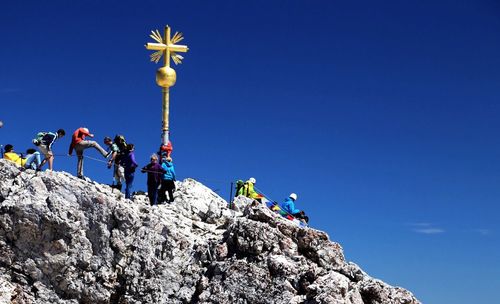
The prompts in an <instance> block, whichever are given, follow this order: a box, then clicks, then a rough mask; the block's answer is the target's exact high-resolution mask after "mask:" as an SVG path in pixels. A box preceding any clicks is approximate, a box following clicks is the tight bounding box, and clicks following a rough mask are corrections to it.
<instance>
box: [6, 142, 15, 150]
mask: <svg viewBox="0 0 500 304" xmlns="http://www.w3.org/2000/svg"><path fill="white" fill-rule="evenodd" d="M12 151H14V146H13V145H11V144H8V145H5V152H12Z"/></svg>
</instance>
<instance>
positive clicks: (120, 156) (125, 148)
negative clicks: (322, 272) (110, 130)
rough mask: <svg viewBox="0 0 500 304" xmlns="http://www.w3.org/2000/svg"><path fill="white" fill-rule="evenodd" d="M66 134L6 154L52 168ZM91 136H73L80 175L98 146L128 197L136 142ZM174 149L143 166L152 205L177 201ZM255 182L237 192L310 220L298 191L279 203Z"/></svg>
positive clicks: (26, 164) (28, 165)
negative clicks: (300, 205)
mask: <svg viewBox="0 0 500 304" xmlns="http://www.w3.org/2000/svg"><path fill="white" fill-rule="evenodd" d="M65 134H66V132H65V131H64V129H59V130H57V132H39V133H38V134H37V136H36V137H35V138H34V139H33V144H34V145H35V146H37V147H38V149H39V151H36V150H35V149H33V148H30V149H27V150H26V154H25V155H22V154H21V155H19V154H17V153H16V152H15V151H14V146H13V145H11V144H8V145H6V146H5V153H4V158H5V159H8V160H10V161H12V162H14V163H15V164H17V165H18V166H20V167H22V168H25V169H32V170H36V171H41V170H42V167H43V166H44V165H45V164H46V163H47V164H48V167H49V168H48V169H49V170H50V171H52V170H53V165H54V153H53V151H52V146H53V145H54V143H55V142H56V141H57V140H58V139H60V138H62V137H64V136H65ZM87 137H89V138H93V137H94V134H92V133H90V131H89V129H87V128H84V127H81V128H78V129H76V130H75V131H74V132H73V135H72V137H71V143H70V145H69V150H68V155H70V156H71V155H72V154H73V151H75V153H76V156H77V170H76V171H77V177H78V178H81V179H85V177H84V175H83V163H84V156H83V153H84V151H85V150H86V149H89V148H94V149H95V150H97V151H98V152H99V153H100V154H101V155H102V157H104V159H106V160H107V161H106V163H107V167H108V169H110V168H111V167H113V184H112V185H111V187H113V188H116V189H118V190H119V191H121V190H122V185H123V183H125V197H126V198H131V196H132V185H133V182H134V174H135V170H136V168H137V167H138V164H137V162H136V160H135V153H134V151H135V146H134V144H131V143H128V144H127V143H126V141H125V138H124V137H123V136H122V135H117V136H115V138H114V139H112V138H111V137H108V136H106V137H104V144H105V145H106V146H107V150H106V149H104V148H103V147H101V145H99V143H97V142H96V141H93V140H88V139H87ZM170 151H171V149H170ZM170 151H164V150H162V149H160V151H159V152H158V153H154V154H152V155H151V158H150V163H149V164H147V165H146V166H144V167H143V168H142V169H141V172H142V173H147V188H148V190H147V191H148V192H147V193H148V198H149V201H150V204H151V205H157V204H161V203H164V202H168V203H171V202H173V201H174V191H175V181H176V176H175V169H174V164H173V162H172V158H171V157H170V153H168V152H170ZM41 155H43V156H44V158H43V160H42V159H41ZM255 184H256V180H255V178H253V177H251V178H249V179H248V180H247V181H246V182H243V181H241V180H240V181H238V182H237V183H236V188H237V189H236V196H238V195H243V196H246V197H249V198H251V199H254V200H255V201H257V202H259V203H266V205H267V206H268V207H269V208H270V209H271V210H273V211H275V212H276V213H278V214H280V215H282V216H284V217H286V218H289V219H298V220H300V221H302V222H304V223H308V222H309V218H308V217H307V215H306V214H305V213H304V211H303V210H300V209H297V208H296V207H295V202H296V200H297V194H295V193H291V194H290V195H289V196H288V197H287V198H286V199H285V200H284V201H283V202H282V203H280V204H278V203H276V202H273V201H271V200H268V199H267V198H266V197H265V196H264V195H263V194H261V193H259V192H257V190H256V189H255ZM167 194H168V196H167Z"/></svg>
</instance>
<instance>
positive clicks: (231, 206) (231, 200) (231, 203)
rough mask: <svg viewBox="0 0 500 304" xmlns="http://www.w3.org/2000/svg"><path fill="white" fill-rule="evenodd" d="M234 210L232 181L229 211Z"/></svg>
mask: <svg viewBox="0 0 500 304" xmlns="http://www.w3.org/2000/svg"><path fill="white" fill-rule="evenodd" d="M232 208H233V181H231V189H230V190H229V209H232Z"/></svg>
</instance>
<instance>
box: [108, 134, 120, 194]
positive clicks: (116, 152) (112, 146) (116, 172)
mask: <svg viewBox="0 0 500 304" xmlns="http://www.w3.org/2000/svg"><path fill="white" fill-rule="evenodd" d="M104 144H105V145H106V146H108V149H109V152H108V153H110V154H111V158H110V159H109V161H108V169H110V168H111V166H113V164H114V168H113V179H114V182H116V185H114V182H113V185H112V186H111V187H112V188H116V189H118V190H119V191H122V182H123V181H125V170H124V168H123V166H122V165H121V159H120V158H121V157H120V156H121V153H120V152H121V151H120V148H118V145H117V144H116V143H115V142H114V141H113V140H112V139H111V137H108V136H106V137H104Z"/></svg>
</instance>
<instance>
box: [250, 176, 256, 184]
mask: <svg viewBox="0 0 500 304" xmlns="http://www.w3.org/2000/svg"><path fill="white" fill-rule="evenodd" d="M248 181H249V182H251V183H252V184H255V183H257V181H256V180H255V178H253V177H250V178H249V179H248Z"/></svg>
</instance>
